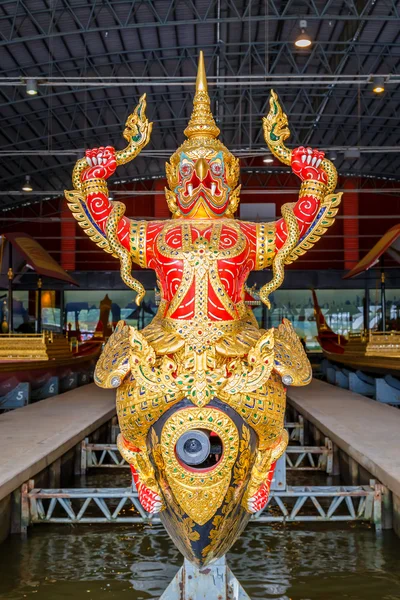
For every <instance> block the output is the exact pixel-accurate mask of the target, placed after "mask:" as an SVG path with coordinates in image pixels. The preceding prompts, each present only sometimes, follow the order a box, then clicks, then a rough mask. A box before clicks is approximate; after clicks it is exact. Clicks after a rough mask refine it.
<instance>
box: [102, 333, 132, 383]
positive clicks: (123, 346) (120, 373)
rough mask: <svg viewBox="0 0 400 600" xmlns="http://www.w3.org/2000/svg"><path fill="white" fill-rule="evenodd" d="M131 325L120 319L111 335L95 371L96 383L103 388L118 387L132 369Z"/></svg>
mask: <svg viewBox="0 0 400 600" xmlns="http://www.w3.org/2000/svg"><path fill="white" fill-rule="evenodd" d="M129 330H130V327H129V325H126V324H125V321H119V322H118V324H117V326H116V328H115V330H114V332H113V334H112V335H111V336H110V338H109V340H108V342H107V344H106V345H105V348H104V350H103V352H102V353H101V356H100V358H99V360H98V361H97V365H96V369H95V372H94V380H95V382H96V384H97V385H98V386H100V387H102V388H117V387H119V385H120V384H121V383H122V381H123V379H124V378H125V377H126V375H127V374H128V373H129V371H130V366H129V353H130V339H129Z"/></svg>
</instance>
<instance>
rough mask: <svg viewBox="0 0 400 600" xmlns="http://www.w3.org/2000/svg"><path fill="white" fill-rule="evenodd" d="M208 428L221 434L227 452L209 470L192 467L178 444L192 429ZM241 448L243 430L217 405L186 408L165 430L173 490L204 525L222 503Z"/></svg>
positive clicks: (166, 460)
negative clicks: (177, 451) (182, 457)
mask: <svg viewBox="0 0 400 600" xmlns="http://www.w3.org/2000/svg"><path fill="white" fill-rule="evenodd" d="M198 428H202V429H208V430H209V431H214V432H215V433H217V434H218V435H219V437H220V438H221V441H222V444H223V454H222V457H221V459H220V461H219V463H217V465H216V466H215V467H214V468H213V469H211V470H209V471H207V472H204V471H195V470H188V469H187V468H185V467H184V466H183V465H182V464H181V462H180V461H179V460H178V458H177V456H176V454H175V445H176V442H177V441H178V439H179V437H180V436H181V435H182V434H183V433H184V432H186V431H188V430H190V429H198ZM238 451H239V434H238V431H237V428H236V425H235V424H234V422H233V421H232V420H231V419H230V418H229V417H228V416H227V415H225V414H224V413H223V412H221V411H220V410H218V409H215V408H185V409H183V410H180V411H178V412H176V413H175V414H173V415H172V416H171V417H170V418H169V419H168V420H167V421H166V423H165V425H164V428H163V431H162V434H161V452H162V456H163V460H164V465H165V472H166V476H167V480H168V483H169V484H170V486H171V490H172V492H173V494H174V496H175V498H176V500H177V502H178V503H179V505H180V506H181V507H182V509H183V510H184V511H185V513H186V514H188V515H189V517H191V518H192V519H193V520H194V521H195V523H197V524H198V525H204V524H205V523H207V521H209V520H210V518H211V517H212V516H213V515H214V514H215V512H216V511H217V510H218V508H219V507H220V506H221V504H222V502H223V500H224V498H225V495H226V492H227V489H228V487H229V482H230V480H231V471H232V467H233V465H234V463H235V460H236V457H237V454H238Z"/></svg>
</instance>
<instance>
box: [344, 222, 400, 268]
mask: <svg viewBox="0 0 400 600" xmlns="http://www.w3.org/2000/svg"><path fill="white" fill-rule="evenodd" d="M385 252H387V253H388V254H390V256H391V257H392V258H393V259H394V260H395V261H396V262H398V263H400V223H398V224H397V225H394V226H393V227H391V228H390V229H389V230H388V231H387V232H386V233H385V235H383V236H382V237H381V239H380V240H379V242H377V243H376V244H375V246H374V247H373V248H372V249H371V250H370V251H369V252H368V254H366V255H365V256H364V258H362V259H361V260H360V262H358V263H357V264H356V266H355V267H353V268H352V269H351V271H349V272H348V273H346V275H345V276H344V277H343V279H351V278H352V277H356V276H357V275H359V274H360V273H363V272H364V271H368V269H370V268H371V267H373V266H374V265H376V263H377V262H378V261H379V259H380V257H381V256H382V254H384V253H385Z"/></svg>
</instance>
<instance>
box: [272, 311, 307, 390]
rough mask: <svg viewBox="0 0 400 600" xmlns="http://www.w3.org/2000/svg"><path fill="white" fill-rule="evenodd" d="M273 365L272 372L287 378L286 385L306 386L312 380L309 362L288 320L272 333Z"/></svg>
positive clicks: (283, 378) (284, 320)
mask: <svg viewBox="0 0 400 600" xmlns="http://www.w3.org/2000/svg"><path fill="white" fill-rule="evenodd" d="M274 336H275V345H274V354H275V364H274V370H275V371H276V372H277V373H279V375H280V376H281V377H282V380H283V383H286V382H285V377H287V378H288V382H287V384H288V385H298V386H301V385H307V384H308V383H310V381H311V378H312V370H311V364H310V361H309V360H308V358H307V355H306V353H305V350H304V348H303V345H302V343H301V341H300V339H299V336H298V335H297V333H296V332H295V330H294V328H293V325H292V324H291V322H290V321H288V319H283V322H282V324H281V325H279V327H278V328H277V329H275V332H274Z"/></svg>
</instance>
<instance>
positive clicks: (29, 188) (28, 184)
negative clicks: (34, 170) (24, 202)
mask: <svg viewBox="0 0 400 600" xmlns="http://www.w3.org/2000/svg"><path fill="white" fill-rule="evenodd" d="M22 191H23V192H32V191H33V187H32V184H31V178H30V175H27V176H26V177H25V183H24V185H23V186H22Z"/></svg>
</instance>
